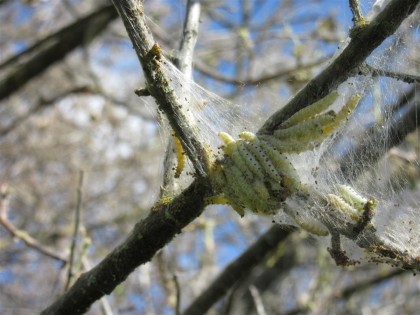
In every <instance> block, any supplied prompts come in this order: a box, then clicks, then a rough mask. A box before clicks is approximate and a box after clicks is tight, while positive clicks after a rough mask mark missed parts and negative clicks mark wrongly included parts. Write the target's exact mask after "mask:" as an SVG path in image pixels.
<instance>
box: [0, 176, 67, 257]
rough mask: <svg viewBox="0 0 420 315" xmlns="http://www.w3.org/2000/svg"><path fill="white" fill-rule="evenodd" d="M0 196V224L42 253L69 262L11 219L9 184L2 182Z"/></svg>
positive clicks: (12, 234) (15, 236)
mask: <svg viewBox="0 0 420 315" xmlns="http://www.w3.org/2000/svg"><path fill="white" fill-rule="evenodd" d="M0 198H1V200H0V224H1V225H2V226H3V227H4V228H5V229H6V230H7V231H8V232H9V234H10V235H11V236H12V237H13V238H16V239H18V240H21V241H22V242H23V243H25V245H26V246H28V247H30V248H32V249H35V250H36V251H37V252H39V253H41V254H42V255H45V256H47V257H50V258H52V259H55V260H58V261H59V262H61V263H62V264H63V265H65V264H67V259H66V258H64V257H62V256H61V255H60V254H58V253H56V252H55V251H54V250H51V249H49V248H47V247H45V246H44V245H42V244H41V243H39V242H38V241H37V240H36V239H34V238H33V237H32V236H31V235H29V234H28V233H27V232H26V231H22V230H19V229H18V228H16V227H15V226H14V225H13V224H12V223H11V222H10V221H9V219H8V212H9V191H8V187H7V185H5V184H2V185H1V187H0Z"/></svg>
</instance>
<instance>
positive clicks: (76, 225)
mask: <svg viewBox="0 0 420 315" xmlns="http://www.w3.org/2000/svg"><path fill="white" fill-rule="evenodd" d="M83 175H84V173H83V171H80V172H79V181H78V184H77V201H76V208H75V212H74V230H73V238H72V241H71V245H70V258H69V270H68V273H67V282H66V285H65V290H66V291H67V289H68V288H69V286H70V283H71V279H72V277H73V265H74V255H75V251H76V244H77V238H78V235H79V230H80V209H81V207H82V186H83Z"/></svg>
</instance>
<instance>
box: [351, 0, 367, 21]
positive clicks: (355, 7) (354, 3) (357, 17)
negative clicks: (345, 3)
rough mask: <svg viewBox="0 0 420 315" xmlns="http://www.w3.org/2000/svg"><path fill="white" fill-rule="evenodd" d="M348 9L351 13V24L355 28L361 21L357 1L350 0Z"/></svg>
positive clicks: (360, 12)
mask: <svg viewBox="0 0 420 315" xmlns="http://www.w3.org/2000/svg"><path fill="white" fill-rule="evenodd" d="M349 2H350V9H351V12H352V13H353V19H352V20H353V22H354V26H357V24H358V23H360V22H361V21H363V19H364V18H363V15H362V11H361V10H360V6H359V1H358V0H350V1H349Z"/></svg>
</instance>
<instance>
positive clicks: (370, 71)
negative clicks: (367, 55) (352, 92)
mask: <svg viewBox="0 0 420 315" xmlns="http://www.w3.org/2000/svg"><path fill="white" fill-rule="evenodd" d="M359 71H360V72H359V73H360V74H363V75H371V76H374V77H388V78H392V79H397V80H400V81H403V82H405V83H420V76H418V75H414V74H407V73H399V72H394V71H387V70H382V69H378V68H375V67H372V66H371V65H369V64H367V63H363V64H362V65H361V66H360V68H359Z"/></svg>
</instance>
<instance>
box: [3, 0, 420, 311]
mask: <svg viewBox="0 0 420 315" xmlns="http://www.w3.org/2000/svg"><path fill="white" fill-rule="evenodd" d="M190 2H191V1H189V4H191V3H190ZM381 2H384V1H376V5H377V7H375V6H374V4H375V1H373V0H368V1H361V3H360V5H361V9H362V13H363V14H365V15H368V12H370V13H371V14H374V12H375V8H376V9H378V10H379V9H380V5H379V4H381ZM385 2H386V1H385ZM200 4H201V15H200V25H199V34H198V42H197V46H196V48H195V51H194V58H193V63H194V64H193V66H194V71H193V77H194V80H195V81H196V82H197V83H199V84H200V85H202V86H204V87H205V88H207V89H209V90H211V91H214V92H216V93H217V94H219V95H220V96H223V97H225V98H228V99H230V100H232V101H233V102H235V103H241V102H243V100H246V101H247V102H248V103H250V104H252V103H255V104H256V105H257V104H258V106H259V107H261V104H263V105H264V106H265V107H266V110H267V112H272V109H271V108H272V107H273V108H274V109H278V108H280V106H281V105H283V104H285V103H286V101H287V100H288V99H289V98H290V97H291V96H293V95H294V94H295V93H296V92H297V91H298V90H299V89H301V88H302V87H303V86H304V85H305V84H306V83H307V82H308V81H309V80H310V79H311V78H313V77H314V76H315V75H316V74H317V73H319V71H320V70H321V69H323V68H325V66H326V65H327V63H328V61H329V60H331V58H332V57H333V55H334V53H335V51H336V49H337V47H338V46H340V45H341V44H342V42H343V41H344V40H345V39H346V38H347V36H348V32H349V30H350V28H351V27H352V26H353V23H352V17H353V15H352V12H351V10H350V8H349V5H348V2H347V1H328V0H310V1H300V0H283V1H280V0H279V1H270V0H235V1H219V0H202V1H200ZM144 6H145V7H144V12H145V15H146V16H147V17H148V21H149V27H150V28H151V31H152V33H153V35H154V36H155V39H156V41H157V42H158V43H159V45H160V46H161V48H162V49H163V50H164V51H165V52H166V53H167V54H168V55H169V56H176V55H177V54H178V49H179V46H180V42H181V40H182V38H183V32H182V30H183V23H184V19H185V15H186V7H187V3H186V1H177V0H167V1H164V0H159V1H145V4H144ZM410 19H411V20H410V21H411V22H410V23H411V24H410V26H409V28H410V29H411V31H409V32H407V35H406V38H405V43H404V45H403V44H401V47H402V48H401V50H402V54H401V55H399V56H400V57H398V58H404V59H405V65H406V66H407V65H409V67H408V66H407V67H408V68H407V69H399V70H401V71H402V72H405V71H407V72H408V70H410V71H411V73H412V74H416V73H419V68H420V59H419V50H418V47H419V46H418V44H419V21H420V19H419V13H418V10H417V11H416V12H415V13H414V18H413V17H410ZM407 27H408V26H407ZM407 43H408V44H407ZM399 48H400V46H397V47H396V48H395V49H399ZM141 72H142V70H141V66H140V64H139V62H138V60H137V58H136V55H135V52H134V50H133V47H132V43H131V42H130V41H129V40H128V38H127V33H126V30H125V28H124V26H123V24H122V22H121V20H120V18H119V17H118V15H117V12H116V11H115V8H114V7H113V6H112V4H111V3H108V2H106V1H100V0H95V1H79V0H62V1H57V0H12V1H11V0H3V1H0V185H1V216H0V221H1V222H0V223H1V226H0V266H1V269H0V313H2V314H16V315H18V314H22V315H24V314H35V313H39V312H40V311H41V310H42V309H43V308H45V307H46V306H48V304H50V303H52V302H53V301H54V300H55V299H56V298H57V297H58V296H59V295H61V294H62V293H63V292H65V291H66V290H67V289H68V287H69V286H70V285H71V284H73V283H74V281H75V280H76V279H77V277H78V276H79V275H80V274H81V273H82V272H83V271H86V270H89V269H91V268H92V267H93V266H94V265H96V264H97V263H98V262H100V261H101V260H102V259H103V258H104V257H105V256H106V255H107V254H108V253H109V252H110V251H111V250H112V249H113V248H114V247H115V246H117V245H118V244H119V243H121V242H122V241H123V240H124V239H125V238H126V236H127V234H128V231H130V230H131V229H132V228H133V226H134V223H135V222H136V221H138V220H140V219H141V218H142V217H145V216H146V215H147V214H148V212H149V211H150V207H151V206H152V205H153V203H154V202H155V201H156V200H157V199H158V198H159V194H160V192H159V190H160V187H161V185H162V173H163V171H162V170H163V160H164V156H165V150H166V145H167V141H168V139H169V138H170V133H171V132H170V131H168V130H166V129H165V126H164V124H162V118H161V117H160V114H159V113H158V112H157V110H156V105H155V103H154V102H153V100H152V99H151V98H150V97H141V98H139V97H138V96H136V95H135V93H134V90H136V89H138V88H142V87H144V86H145V82H144V78H143V75H142V73H141ZM395 84H405V85H404V86H403V87H398V90H404V93H403V94H401V95H393V96H392V97H393V98H395V99H399V98H405V99H408V98H409V97H410V94H409V93H410V91H413V92H411V93H413V95H412V96H411V97H417V96H415V94H416V93H415V91H416V90H415V89H416V88H418V85H416V84H411V85H409V84H407V83H395ZM378 86H380V85H379V84H378ZM417 93H418V92H417ZM417 98H418V97H417ZM384 99H386V100H387V101H389V100H390V98H385V97H384ZM267 117H268V115H267ZM267 117H262V120H264V119H266V118H267ZM418 139H419V137H418V135H417V133H416V132H414V133H412V134H410V136H409V137H407V140H406V141H404V142H403V144H401V146H402V147H400V149H398V148H394V149H393V150H394V151H393V152H392V153H393V155H394V160H395V163H396V165H397V166H400V168H399V170H403V171H404V173H400V172H399V173H398V174H397V175H398V176H397V175H396V176H395V178H396V179H401V178H402V181H404V182H409V183H410V185H407V186H409V187H408V188H410V189H411V188H413V187H415V186H416V184H417V183H418V181H419V169H418V165H417V164H416V163H410V162H412V161H417V160H418V156H417V153H418V152H419V141H418ZM408 188H407V189H408ZM269 228H271V229H272V230H273V229H274V230H276V229H278V230H276V231H275V232H279V231H280V234H281V232H282V231H284V229H285V228H284V227H282V228H280V227H276V226H275V227H272V223H271V220H269V219H266V218H261V217H257V216H254V215H248V216H246V217H245V218H243V219H241V218H239V217H238V215H237V214H236V213H235V212H233V211H231V208H229V207H228V206H210V207H208V208H207V209H206V211H205V212H204V213H203V214H202V215H201V216H200V217H199V218H197V219H196V220H195V221H193V222H192V223H191V224H190V225H188V226H187V227H186V228H185V229H184V230H183V231H182V233H181V234H179V235H178V236H177V237H176V238H175V239H174V240H173V241H172V242H171V243H170V244H168V245H167V246H166V247H164V248H163V249H162V250H161V251H159V252H158V253H157V254H156V255H155V257H154V258H153V259H152V260H151V261H150V262H148V263H147V264H145V265H142V266H141V267H139V268H138V269H136V270H135V271H134V272H133V273H132V274H131V275H130V277H129V278H128V279H127V280H126V281H125V282H123V283H122V284H121V285H119V286H118V287H117V288H116V289H115V290H114V291H113V292H112V294H111V295H109V296H105V297H104V298H102V299H101V300H100V301H98V302H97V303H95V304H94V305H93V306H92V308H91V309H90V310H89V311H88V314H121V315H122V314H175V313H176V314H181V313H182V311H183V310H185V309H187V308H188V306H189V305H191V304H192V303H193V302H194V301H196V298H197V297H198V296H200V295H202V294H207V297H208V298H209V299H208V301H211V302H208V303H209V307H210V310H209V312H208V314H259V315H262V314H417V312H418V310H419V309H420V301H419V299H418V296H419V293H420V286H419V281H418V279H417V278H416V277H413V273H412V272H405V271H403V270H400V269H393V268H392V267H390V266H387V265H376V264H368V263H363V264H362V265H358V266H356V267H347V268H341V267H337V266H336V265H335V264H334V261H333V260H332V259H331V258H330V256H329V255H328V252H327V251H326V244H325V243H322V242H321V243H320V242H318V241H317V240H316V239H314V238H313V237H311V236H310V235H308V234H307V233H305V232H302V231H298V230H296V231H294V232H293V233H286V234H285V237H284V239H282V238H281V237H279V236H277V238H276V239H275V240H271V239H270V235H267V234H265V238H264V237H263V238H261V239H258V238H259V237H260V236H261V235H263V233H264V232H265V231H266V230H267V229H269ZM277 235H278V233H277ZM254 242H265V243H268V244H271V245H272V246H271V247H270V248H269V249H267V251H266V254H267V255H262V256H261V257H248V256H240V255H241V253H245V254H246V253H247V252H246V251H247V250H249V249H250V246H251V245H252V244H254ZM257 244H259V243H257ZM261 246H262V245H261ZM241 259H242V260H241ZM249 259H251V260H252V259H253V261H250V260H249ZM247 268H249V269H247ZM238 269H239V270H241V269H242V270H246V274H240V276H238V277H237V276H236V275H238V273H237V271H238ZM217 277H218V278H217ZM232 278H233V279H232ZM214 279H217V280H216V281H218V282H216V283H214V282H213V281H214ZM218 296H220V299H219V297H218ZM189 314H194V312H190V313H189ZM196 314H200V313H196Z"/></svg>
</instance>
